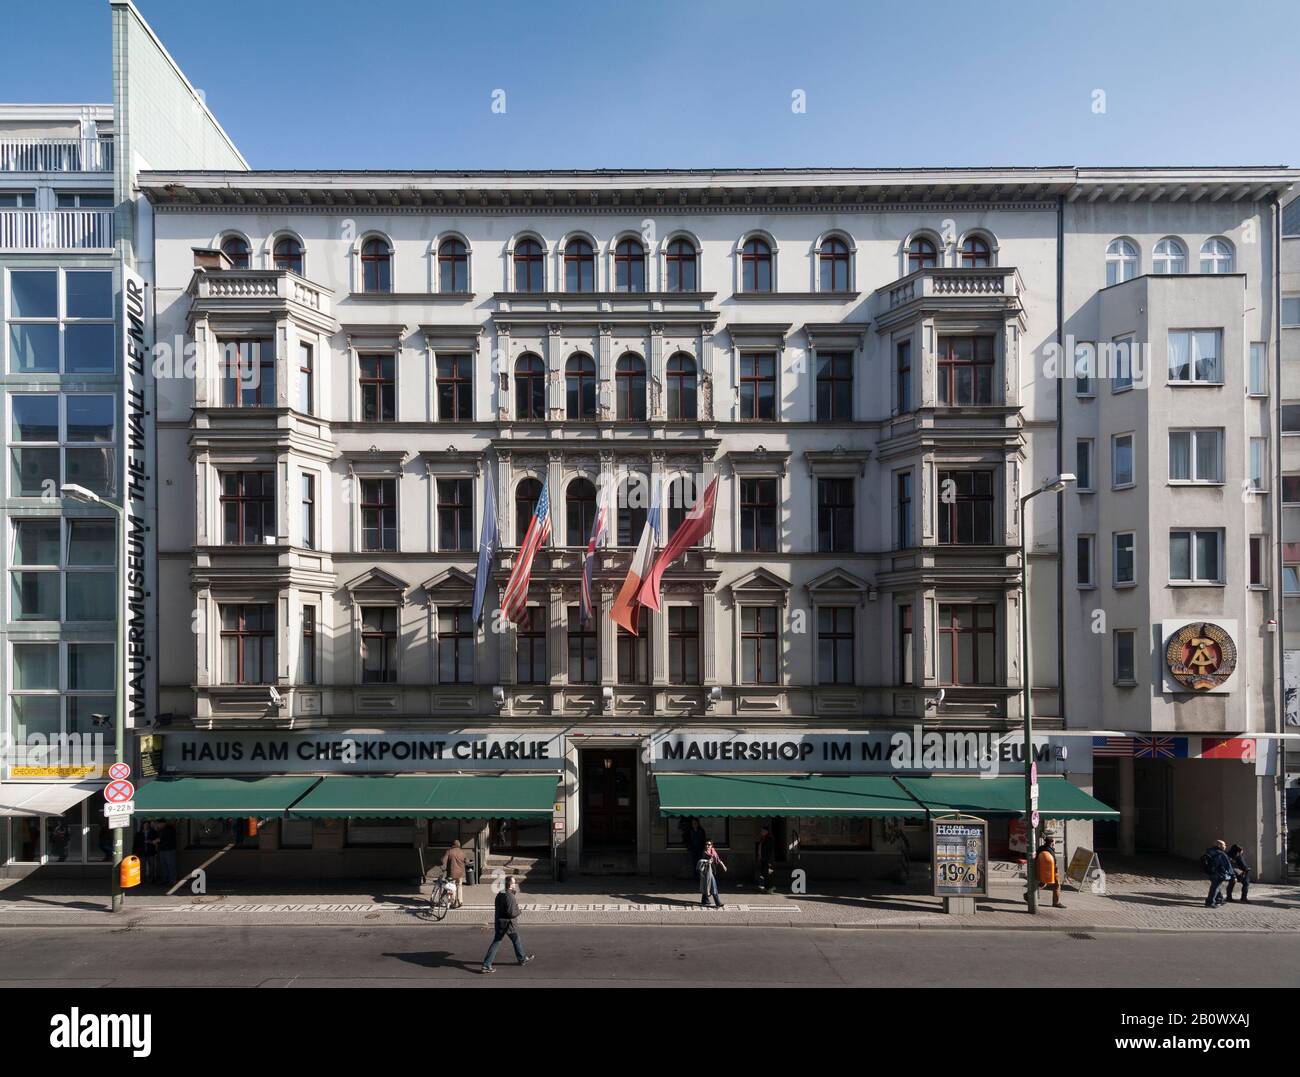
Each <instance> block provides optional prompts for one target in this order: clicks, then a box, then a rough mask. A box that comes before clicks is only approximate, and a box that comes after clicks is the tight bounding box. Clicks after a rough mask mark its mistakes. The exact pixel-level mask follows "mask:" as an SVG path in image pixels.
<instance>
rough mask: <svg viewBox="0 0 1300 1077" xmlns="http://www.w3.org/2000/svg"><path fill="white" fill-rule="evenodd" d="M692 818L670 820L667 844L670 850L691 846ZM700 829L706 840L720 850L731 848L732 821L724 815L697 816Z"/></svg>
mask: <svg viewBox="0 0 1300 1077" xmlns="http://www.w3.org/2000/svg"><path fill="white" fill-rule="evenodd" d="M691 818H692V817H690V816H686V815H682V816H679V817H677V818H676V819H670V820H668V838H667V841H666V842H665V844H666V845H667V846H668V848H670V849H685V848H686V847H687V846H688V845H689V844H690V837H689V834H690V829H691ZM695 818H698V819H699V821H700V829H701V830H703V831H704V840H705V841H711V842H713V844H714V846H716V847H717V848H719V849H726V848H729V847H730V846H731V820H730V819H728V818H727V817H726V816H723V815H700V816H696V817H695Z"/></svg>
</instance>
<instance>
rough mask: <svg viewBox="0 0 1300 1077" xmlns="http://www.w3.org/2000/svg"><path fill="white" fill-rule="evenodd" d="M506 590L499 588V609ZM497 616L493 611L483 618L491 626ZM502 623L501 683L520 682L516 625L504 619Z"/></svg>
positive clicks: (499, 644)
mask: <svg viewBox="0 0 1300 1077" xmlns="http://www.w3.org/2000/svg"><path fill="white" fill-rule="evenodd" d="M504 591H505V588H504V587H498V588H497V609H498V610H499V609H500V608H501V602H502V600H503V598H504V597H505V595H504ZM495 616H496V614H495V613H493V614H491V615H489V616H488V617H485V618H483V623H484V624H485V625H489V626H490V625H492V624H493V623H495V622H494V621H493V619H492V618H493V617H495ZM500 624H501V631H500V632H497V633H496V637H497V666H498V669H497V672H498V673H499V675H500V677H501V683H502V684H503V685H505V684H516V683H517V682H518V677H519V663H518V662H516V661H515V646H516V641H517V637H516V634H515V626H514V625H512V624H510V623H509V622H508V621H505V620H502V621H501V622H500Z"/></svg>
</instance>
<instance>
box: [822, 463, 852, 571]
mask: <svg viewBox="0 0 1300 1077" xmlns="http://www.w3.org/2000/svg"><path fill="white" fill-rule="evenodd" d="M853 508H854V506H853V480H852V479H818V480H817V552H818V553H852V552H853Z"/></svg>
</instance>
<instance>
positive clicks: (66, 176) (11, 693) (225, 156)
mask: <svg viewBox="0 0 1300 1077" xmlns="http://www.w3.org/2000/svg"><path fill="white" fill-rule="evenodd" d="M111 8H112V23H113V47H112V65H113V66H112V69H113V104H112V105H45V104H23V105H0V303H2V304H3V310H2V313H3V318H4V322H5V325H4V338H3V343H2V344H0V349H2V351H3V356H2V358H3V364H2V366H0V381H2V382H3V393H4V407H5V412H4V415H5V421H4V431H3V438H4V441H5V453H4V456H5V471H4V473H5V479H4V494H3V498H2V499H0V514H2V515H3V520H2V521H0V526H3V528H4V532H5V539H6V541H5V558H6V564H5V573H6V577H7V579H6V581H5V587H4V589H3V592H4V597H3V599H2V600H0V601H3V610H4V614H3V617H0V642H2V643H3V648H4V661H3V663H0V683H2V684H3V693H4V701H5V707H4V721H3V724H2V725H0V734H2V739H3V745H4V750H3V758H2V760H0V769H2V770H3V773H0V871H5V872H9V871H11V870H12V871H16V872H25V871H29V870H31V869H32V868H33V867H35V866H38V865H41V864H60V865H64V866H67V867H72V866H76V865H85V864H95V863H99V862H101V861H103V860H104V859H105V858H106V856H107V855H108V853H107V850H108V849H109V848H110V840H111V839H110V837H109V834H108V831H107V829H106V828H105V827H104V826H103V825H102V824H103V822H104V820H103V819H102V817H101V815H100V808H101V802H100V801H99V798H98V797H93V796H92V794H94V793H96V792H98V791H99V789H100V788H102V784H103V773H102V770H103V762H104V759H103V758H101V757H100V755H99V752H100V749H94V748H90V747H89V743H87V744H86V745H85V747H86V749H87V750H86V751H84V752H82V753H73V755H74V756H75V758H74V757H71V756H69V755H68V752H67V751H60V750H57V749H55V748H53V747H52V746H51V745H50V742H51V741H53V740H54V739H56V738H58V737H60V736H63V737H65V738H66V737H71V738H82V737H88V738H91V741H92V742H93V740H94V739H95V738H99V740H100V742H101V745H102V748H103V749H106V750H107V752H108V753H109V754H110V755H111V752H112V748H113V727H112V716H113V715H114V713H115V710H116V707H117V700H116V696H115V693H116V691H117V688H118V681H119V677H120V673H119V669H120V663H119V662H118V660H117V655H116V650H115V648H116V644H117V634H118V625H119V618H121V617H123V616H126V617H127V618H128V619H129V622H130V630H129V638H130V640H131V642H130V643H129V644H128V651H129V660H128V664H127V667H126V668H127V670H128V673H127V676H126V678H125V687H126V705H127V712H128V715H132V716H134V717H135V719H136V721H134V722H133V723H132V724H133V725H140V726H143V725H144V724H145V722H146V720H147V714H148V712H149V711H151V710H152V706H151V703H150V700H151V699H152V695H153V692H154V685H153V666H152V655H153V650H154V644H153V623H152V622H153V609H154V593H153V592H154V587H153V583H152V564H153V550H152V537H151V536H152V515H153V511H154V506H153V505H152V501H151V498H150V497H148V494H149V491H151V489H152V486H151V484H149V483H148V482H146V481H144V476H147V475H148V473H149V472H150V471H151V469H152V447H153V444H152V443H153V431H152V400H151V399H148V398H147V397H148V396H149V394H150V393H151V390H150V389H149V388H148V387H147V386H146V384H145V382H146V373H147V372H146V371H145V369H144V365H143V364H141V363H133V362H132V361H131V356H130V351H131V338H130V331H129V330H130V325H129V324H128V322H127V320H126V318H125V317H124V315H125V313H126V312H127V311H128V310H129V306H128V305H127V304H126V303H125V302H124V292H126V291H127V290H129V289H130V286H129V283H128V282H132V281H134V282H137V283H139V284H140V285H141V286H143V285H144V279H145V278H144V274H148V273H150V272H151V269H150V267H149V266H148V265H147V263H146V264H140V263H139V262H138V261H137V259H136V257H135V252H136V249H137V243H136V241H137V239H138V235H137V232H136V228H137V223H138V222H137V214H136V207H135V197H136V196H135V193H134V192H135V175H136V173H137V171H138V170H139V169H140V168H141V167H143V166H146V165H150V166H153V167H165V166H169V165H170V166H177V165H182V164H185V165H192V166H206V167H214V168H215V167H220V168H238V167H242V166H243V159H242V158H241V157H240V156H239V154H238V151H236V150H235V149H234V147H233V145H231V144H230V142H229V139H227V138H226V136H225V134H224V132H222V131H221V129H220V126H219V125H218V124H217V123H216V121H215V119H213V117H212V115H211V113H209V112H208V110H207V108H206V106H204V104H203V102H202V99H201V98H200V96H199V95H198V94H197V93H196V91H195V90H194V88H193V87H192V86H190V84H189V82H188V81H186V79H185V77H184V75H183V74H182V73H181V72H180V70H179V68H177V67H176V65H175V63H174V61H173V60H172V59H171V57H170V56H168V54H167V52H166V50H165V49H164V48H163V47H162V45H161V43H160V42H159V41H158V39H157V38H156V37H155V36H154V34H153V32H152V31H151V30H150V29H149V27H148V26H147V25H146V24H145V23H144V21H143V20H142V19H141V18H140V16H139V13H138V12H137V11H136V10H135V8H134V7H133V6H132V5H131V4H130V3H128V2H122V3H116V2H115V3H113V4H112V5H111ZM144 247H145V249H146V250H152V240H151V239H149V238H148V237H147V236H146V238H145V244H144ZM145 291H147V289H145ZM137 294H141V293H137ZM126 431H129V432H130V433H129V435H128V436H124V432H126ZM133 476H138V477H139V478H138V479H137V480H136V481H134V482H133V481H132V477H133ZM65 484H74V485H77V486H81V487H84V488H86V489H88V490H90V491H91V493H92V494H94V495H95V496H97V497H101V498H103V499H104V500H105V501H109V502H113V503H115V504H118V505H120V504H122V501H123V495H124V492H125V494H126V500H127V516H128V533H129V537H128V541H127V542H126V543H125V544H121V532H120V530H119V523H118V517H117V515H116V514H115V512H114V510H113V509H111V508H110V507H108V506H106V505H103V504H100V505H95V504H86V503H84V502H79V501H77V500H74V499H73V498H71V497H67V496H65V495H64V493H63V486H64V485H65ZM124 550H125V553H126V556H125V557H122V555H123V552H124ZM120 559H121V564H120V563H119V560H120ZM122 564H124V565H125V566H126V573H125V579H126V580H127V583H128V588H127V589H126V591H125V592H124V590H123V587H122V581H123V574H122ZM124 610H125V611H126V613H125V614H124V613H123V611H124ZM95 715H99V716H101V717H100V718H98V719H96V718H95V717H94V716H95ZM78 743H81V742H80V741H79V740H78ZM131 747H132V748H133V747H134V745H133V744H132V745H131Z"/></svg>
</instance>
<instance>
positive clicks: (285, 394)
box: [275, 318, 297, 408]
mask: <svg viewBox="0 0 1300 1077" xmlns="http://www.w3.org/2000/svg"><path fill="white" fill-rule="evenodd" d="M289 328H290V327H289V319H288V318H277V319H276V322H275V406H276V407H277V408H287V407H288V406H289V401H290V399H291V393H292V386H291V385H290V380H291V379H290V378H289V371H290V369H294V370H296V369H297V367H296V366H294V367H291V366H290V363H289V346H290V344H292V343H295V340H294V339H293V338H292V336H291V334H290V332H289Z"/></svg>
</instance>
